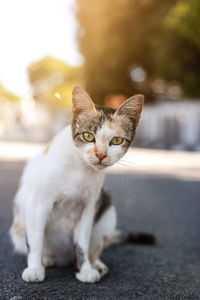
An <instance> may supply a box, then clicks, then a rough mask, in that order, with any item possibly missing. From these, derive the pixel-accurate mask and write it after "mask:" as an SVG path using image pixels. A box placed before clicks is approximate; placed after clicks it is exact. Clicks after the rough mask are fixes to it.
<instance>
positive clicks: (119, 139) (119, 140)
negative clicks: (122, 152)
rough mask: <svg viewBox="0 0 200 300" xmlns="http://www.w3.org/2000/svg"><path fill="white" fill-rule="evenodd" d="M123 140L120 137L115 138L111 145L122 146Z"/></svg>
mask: <svg viewBox="0 0 200 300" xmlns="http://www.w3.org/2000/svg"><path fill="white" fill-rule="evenodd" d="M123 140H124V139H123V138H121V137H120V136H115V137H114V138H113V139H112V140H111V141H110V145H120V144H122V142H123Z"/></svg>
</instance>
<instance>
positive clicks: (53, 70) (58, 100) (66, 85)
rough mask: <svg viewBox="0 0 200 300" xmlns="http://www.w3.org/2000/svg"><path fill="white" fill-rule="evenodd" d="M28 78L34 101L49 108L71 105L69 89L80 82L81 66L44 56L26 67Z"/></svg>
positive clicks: (68, 106)
mask: <svg viewBox="0 0 200 300" xmlns="http://www.w3.org/2000/svg"><path fill="white" fill-rule="evenodd" d="M28 74H29V80H30V83H31V85H32V88H33V96H34V98H35V100H36V101H38V102H40V103H43V104H46V105H48V106H49V107H50V108H51V107H52V108H55V106H58V107H65V108H70V107H71V91H72V87H73V85H75V84H79V83H80V84H81V74H82V72H81V67H76V68H75V67H71V66H68V65H66V64H65V63H64V62H63V61H61V60H58V59H54V58H52V57H45V58H44V59H42V60H41V61H38V62H35V63H33V64H31V65H30V66H29V68H28Z"/></svg>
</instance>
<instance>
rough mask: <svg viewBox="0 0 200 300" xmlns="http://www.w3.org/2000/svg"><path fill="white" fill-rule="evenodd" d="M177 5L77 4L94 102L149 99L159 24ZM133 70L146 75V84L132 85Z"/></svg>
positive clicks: (86, 0) (128, 0) (83, 0)
mask: <svg viewBox="0 0 200 300" xmlns="http://www.w3.org/2000/svg"><path fill="white" fill-rule="evenodd" d="M175 2H176V1H171V0H168V1H165V2H164V1H159V0H143V1H138V0H134V1H133V0H123V1H121V0H110V1H107V0H101V1H96V2H91V1H90V0H77V4H78V10H77V18H78V21H79V31H78V40H79V46H80V51H81V53H82V54H83V56H84V58H85V64H84V78H85V85H86V89H87V90H88V92H89V93H90V95H91V96H92V97H95V98H96V101H97V102H98V103H102V102H103V101H104V98H105V97H106V96H107V95H108V94H113V93H114V94H119V93H120V94H125V95H126V96H131V95H132V94H134V93H138V92H144V93H145V94H146V95H148V96H149V97H147V99H150V98H152V88H151V81H152V78H153V77H154V76H155V75H156V69H157V58H156V53H157V52H158V49H156V46H157V41H158V40H160V39H162V33H163V30H164V28H163V27H164V22H163V20H164V18H165V17H166V15H167V14H168V12H169V10H170V8H171V7H172V6H173V5H174V3H175ZM155 50H156V53H155ZM136 67H140V69H142V70H144V74H145V75H146V79H145V81H144V82H138V81H133V80H132V78H131V71H132V70H134V68H136Z"/></svg>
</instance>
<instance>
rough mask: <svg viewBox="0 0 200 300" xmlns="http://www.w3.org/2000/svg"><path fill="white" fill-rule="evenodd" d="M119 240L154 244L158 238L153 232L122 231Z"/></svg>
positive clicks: (121, 241)
mask: <svg viewBox="0 0 200 300" xmlns="http://www.w3.org/2000/svg"><path fill="white" fill-rule="evenodd" d="M119 242H120V243H132V244H140V245H154V244H155V243H156V238H155V236H154V235H153V234H151V233H145V232H138V233H136V232H122V233H120V236H119Z"/></svg>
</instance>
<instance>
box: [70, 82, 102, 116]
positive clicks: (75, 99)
mask: <svg viewBox="0 0 200 300" xmlns="http://www.w3.org/2000/svg"><path fill="white" fill-rule="evenodd" d="M81 112H90V113H96V108H95V105H94V103H93V102H92V100H91V99H90V96H89V95H88V94H87V93H86V91H84V90H83V89H82V88H80V87H79V86H74V87H73V90H72V113H73V114H79V113H81Z"/></svg>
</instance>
